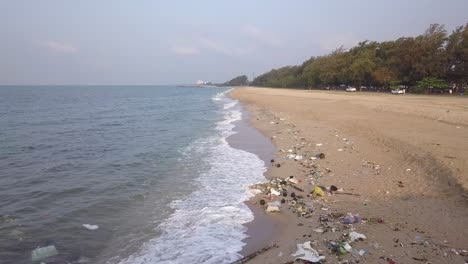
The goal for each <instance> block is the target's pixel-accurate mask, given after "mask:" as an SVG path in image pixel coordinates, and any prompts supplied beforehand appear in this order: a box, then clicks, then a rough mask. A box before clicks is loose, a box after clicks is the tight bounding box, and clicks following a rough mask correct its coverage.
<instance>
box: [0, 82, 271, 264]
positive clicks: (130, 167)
mask: <svg viewBox="0 0 468 264" xmlns="http://www.w3.org/2000/svg"><path fill="white" fill-rule="evenodd" d="M226 90H227V89H219V88H216V89H203V88H197V87H175V86H174V87H170V86H168V87H164V86H84V87H78V86H76V87H75V86H64V87H60V86H51V87H48V86H38V87H31V86H28V87H7V86H3V87H0V149H1V151H0V263H31V262H32V261H31V252H32V251H33V250H35V249H36V248H38V247H45V246H50V245H54V246H55V247H56V249H57V250H58V252H59V254H58V255H57V256H54V257H49V258H46V259H44V260H43V262H44V263H228V262H230V261H233V260H235V259H237V258H239V257H240V256H239V255H238V253H237V252H238V251H239V250H240V249H241V248H242V246H243V243H242V242H241V240H242V239H243V238H245V228H244V227H243V226H242V223H245V222H248V221H250V220H252V214H251V212H250V211H249V210H248V208H247V207H246V206H245V205H244V204H243V201H245V200H246V199H247V198H248V197H250V195H251V194H250V193H249V192H248V190H247V188H246V186H247V185H249V184H252V183H255V182H258V181H261V180H263V176H262V174H263V172H264V170H265V164H264V162H263V161H261V160H260V159H259V158H258V157H257V156H255V155H254V154H251V153H249V152H245V151H242V150H237V149H233V148H231V147H230V146H229V144H227V142H226V138H227V137H229V136H230V135H232V134H233V133H234V132H233V131H232V130H233V128H234V125H233V122H235V121H237V120H240V119H241V118H242V112H241V110H240V106H239V105H238V104H237V102H236V101H233V100H231V99H228V98H227V97H226V96H225V94H224V92H226ZM83 224H89V225H97V226H98V227H99V228H98V229H95V230H89V229H87V228H85V227H84V226H83ZM187 248H190V250H187Z"/></svg>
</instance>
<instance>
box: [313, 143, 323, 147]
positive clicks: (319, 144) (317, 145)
mask: <svg viewBox="0 0 468 264" xmlns="http://www.w3.org/2000/svg"><path fill="white" fill-rule="evenodd" d="M322 145H323V144H322V143H317V144H315V146H316V147H320V146H322Z"/></svg>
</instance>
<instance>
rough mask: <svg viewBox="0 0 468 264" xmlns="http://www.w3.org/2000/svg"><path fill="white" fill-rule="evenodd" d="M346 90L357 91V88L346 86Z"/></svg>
mask: <svg viewBox="0 0 468 264" xmlns="http://www.w3.org/2000/svg"><path fill="white" fill-rule="evenodd" d="M346 91H347V92H355V91H356V88H354V87H348V88H346Z"/></svg>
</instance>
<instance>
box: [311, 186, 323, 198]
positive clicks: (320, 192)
mask: <svg viewBox="0 0 468 264" xmlns="http://www.w3.org/2000/svg"><path fill="white" fill-rule="evenodd" d="M312 194H313V195H315V196H324V195H325V193H324V192H323V190H322V188H320V187H319V186H315V187H314V190H313V191H312Z"/></svg>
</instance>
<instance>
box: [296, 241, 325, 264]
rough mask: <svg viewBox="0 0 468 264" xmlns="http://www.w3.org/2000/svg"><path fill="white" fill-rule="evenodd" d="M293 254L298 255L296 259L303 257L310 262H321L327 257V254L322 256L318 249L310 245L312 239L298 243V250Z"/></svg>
mask: <svg viewBox="0 0 468 264" xmlns="http://www.w3.org/2000/svg"><path fill="white" fill-rule="evenodd" d="M291 256H293V257H296V258H295V259H294V260H297V259H302V260H307V261H310V262H319V261H321V260H324V259H325V256H320V255H319V253H318V252H317V250H315V249H313V248H312V246H311V245H310V241H307V242H304V244H297V251H296V253H294V254H291Z"/></svg>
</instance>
